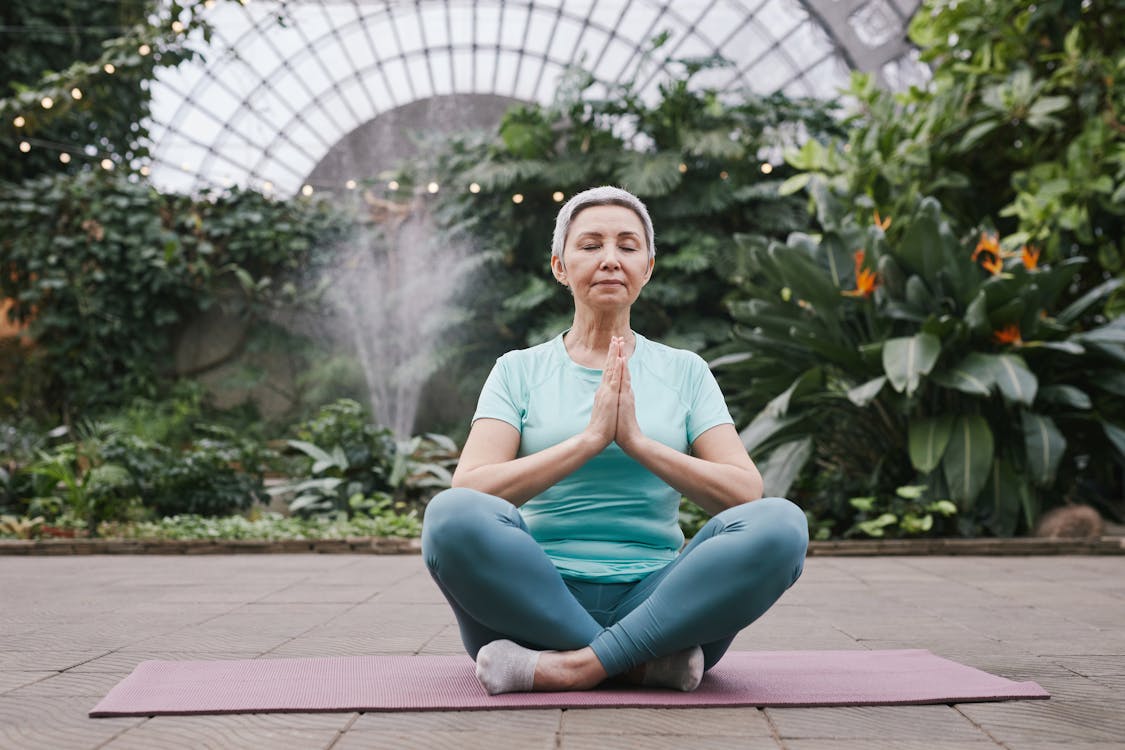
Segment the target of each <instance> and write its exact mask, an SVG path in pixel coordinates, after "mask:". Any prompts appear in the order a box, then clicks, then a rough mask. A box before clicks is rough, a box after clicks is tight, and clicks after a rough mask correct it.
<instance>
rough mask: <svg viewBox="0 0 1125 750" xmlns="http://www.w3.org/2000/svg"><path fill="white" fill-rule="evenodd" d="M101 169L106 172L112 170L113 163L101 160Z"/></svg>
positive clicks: (108, 160)
mask: <svg viewBox="0 0 1125 750" xmlns="http://www.w3.org/2000/svg"><path fill="white" fill-rule="evenodd" d="M102 169H104V170H106V171H107V172H108V171H109V170H111V169H113V161H112V160H110V159H102Z"/></svg>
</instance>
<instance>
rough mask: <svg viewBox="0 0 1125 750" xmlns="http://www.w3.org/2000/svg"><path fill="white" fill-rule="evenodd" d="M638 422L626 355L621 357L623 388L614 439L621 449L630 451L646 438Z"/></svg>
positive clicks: (620, 393)
mask: <svg viewBox="0 0 1125 750" xmlns="http://www.w3.org/2000/svg"><path fill="white" fill-rule="evenodd" d="M644 436H645V435H644V433H643V432H641V426H640V424H639V423H638V422H637V402H636V398H635V397H634V395H633V383H632V380H631V379H630V377H629V367H628V365H627V364H626V362H625V357H624V355H622V357H621V388H620V391H619V394H618V397H617V431H616V434H615V435H614V438H613V439H614V440H616V441H617V444H618V445H619V446H620V447H621V450H623V451H625V452H626V453H630V454H631V452H632V451H633V449H634V448H635V447H636V445H637V443H638V441H640V440H642V439H643V438H644Z"/></svg>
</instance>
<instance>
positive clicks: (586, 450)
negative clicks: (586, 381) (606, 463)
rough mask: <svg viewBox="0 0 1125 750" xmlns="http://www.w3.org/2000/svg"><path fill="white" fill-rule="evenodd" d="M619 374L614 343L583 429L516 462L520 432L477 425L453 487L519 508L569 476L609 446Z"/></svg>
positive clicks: (618, 346) (498, 423)
mask: <svg viewBox="0 0 1125 750" xmlns="http://www.w3.org/2000/svg"><path fill="white" fill-rule="evenodd" d="M622 372H626V373H627V372H628V368H626V367H625V356H624V342H623V341H619V340H618V339H616V338H614V340H613V341H612V342H611V344H610V347H609V353H608V355H607V356H606V363H605V369H604V370H603V372H602V381H601V383H600V384H599V385H598V390H597V392H596V393H595V394H594V406H593V409H592V410H591V412H590V423H589V424H588V425H587V426H586V429H585V430H583V431H582V432H580V433H578V434H577V435H574V436H572V437H569V438H567V439H566V440H564V441H562V442H561V443H558V444H556V445H552V446H551V447H550V448H546V449H544V450H541V451H539V452H538V453H532V454H531V455H529V456H522V457H520V458H516V456H517V455H518V454H519V448H520V432H519V430H517V429H516V428H515V427H513V426H512V425H510V424H508V423H507V422H504V421H502V420H499V419H478V420H477V421H476V422H474V423H473V427H472V429H470V430H469V437H468V439H467V440H466V441H465V448H464V449H463V450H462V451H461V458H460V459H459V460H458V462H457V470H456V471H454V472H453V486H454V487H468V488H470V489H474V490H479V491H480V492H485V493H488V494H489V495H495V496H496V497H502V498H504V499H505V500H507V501H508V502H510V503H511V504H512V505H516V506H520V505H523V504H524V503H525V502H527V501H528V500H530V499H531V498H533V497H535V496H536V495H538V494H539V493H540V492H542V491H543V490H545V489H547V488H548V487H550V486H552V485H554V484H557V483H558V482H559V480H561V479H562V478H564V477H566V476H568V475H569V474H572V473H573V472H574V471H575V470H577V469H578V468H579V467H580V466H582V465H583V464H584V463H586V462H587V461H589V460H590V459H591V458H593V457H594V456H596V455H597V454H598V453H600V452H601V451H602V450H603V449H604V448H605V447H606V446H607V445H609V444H610V442H612V440H613V436H614V432H615V430H616V428H617V401H618V398H619V394H620V390H621V379H622Z"/></svg>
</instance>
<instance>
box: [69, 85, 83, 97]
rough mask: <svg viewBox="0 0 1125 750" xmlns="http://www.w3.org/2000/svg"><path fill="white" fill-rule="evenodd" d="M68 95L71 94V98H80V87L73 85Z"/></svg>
mask: <svg viewBox="0 0 1125 750" xmlns="http://www.w3.org/2000/svg"><path fill="white" fill-rule="evenodd" d="M70 96H71V98H72V99H81V98H82V89H80V88H78V87H77V86H75V87H74V88H72V89H71V90H70Z"/></svg>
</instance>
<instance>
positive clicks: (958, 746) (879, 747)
mask: <svg viewBox="0 0 1125 750" xmlns="http://www.w3.org/2000/svg"><path fill="white" fill-rule="evenodd" d="M785 748H786V750H1001V748H1000V746H999V745H997V744H996V743H995V742H993V741H992V740H990V739H981V740H958V741H956V742H950V741H948V740H945V739H942V738H935V739H930V740H884V739H866V740H785ZM1015 750H1025V748H1024V747H1023V745H1020V746H1019V747H1018V748H1016V749H1015ZM1052 750H1060V748H1058V747H1055V748H1052ZM1066 750H1075V749H1074V748H1072V747H1071V746H1070V745H1067V746H1066ZM1091 750H1092V749H1091Z"/></svg>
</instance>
